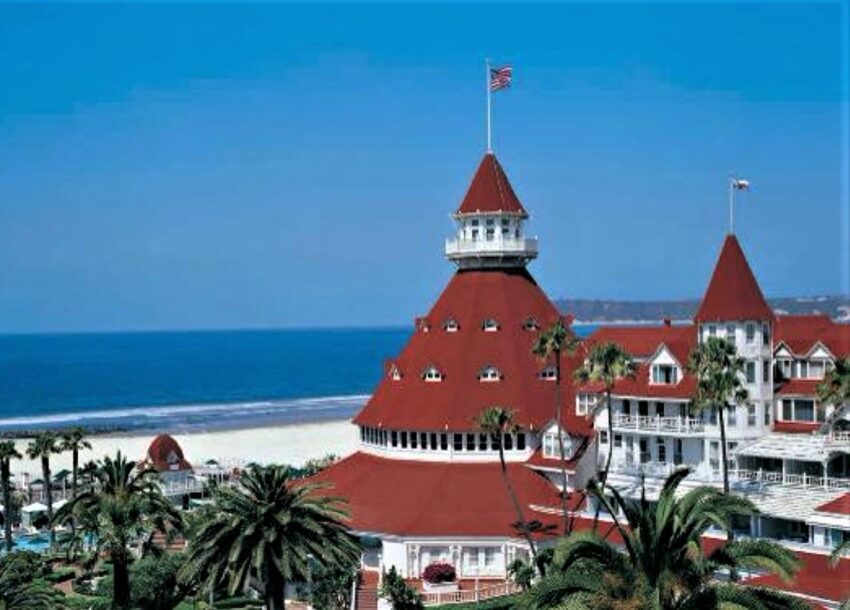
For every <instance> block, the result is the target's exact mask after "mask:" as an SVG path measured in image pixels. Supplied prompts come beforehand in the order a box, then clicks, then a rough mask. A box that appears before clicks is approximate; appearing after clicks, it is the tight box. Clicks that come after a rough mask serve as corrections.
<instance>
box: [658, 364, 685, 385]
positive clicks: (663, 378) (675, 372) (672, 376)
mask: <svg viewBox="0 0 850 610" xmlns="http://www.w3.org/2000/svg"><path fill="white" fill-rule="evenodd" d="M678 382H679V369H678V368H676V367H675V366H673V365H672V364H653V365H652V383H665V384H671V383H678Z"/></svg>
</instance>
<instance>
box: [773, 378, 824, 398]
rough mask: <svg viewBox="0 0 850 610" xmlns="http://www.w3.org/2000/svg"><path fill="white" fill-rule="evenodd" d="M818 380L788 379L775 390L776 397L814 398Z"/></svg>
mask: <svg viewBox="0 0 850 610" xmlns="http://www.w3.org/2000/svg"><path fill="white" fill-rule="evenodd" d="M820 382H821V380H820V379H789V380H788V381H784V382H782V385H781V386H779V387H778V388H776V391H775V392H774V394H776V395H777V396H815V395H816V394H817V391H818V385H819V384H820Z"/></svg>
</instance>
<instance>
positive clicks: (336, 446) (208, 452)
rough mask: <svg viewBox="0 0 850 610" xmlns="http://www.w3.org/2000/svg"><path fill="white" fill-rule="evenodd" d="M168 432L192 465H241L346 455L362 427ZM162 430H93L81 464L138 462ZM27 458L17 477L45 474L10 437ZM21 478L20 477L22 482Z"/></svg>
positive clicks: (336, 424)
mask: <svg viewBox="0 0 850 610" xmlns="http://www.w3.org/2000/svg"><path fill="white" fill-rule="evenodd" d="M161 432H167V433H168V434H170V435H171V436H173V437H174V439H175V440H176V441H177V442H178V443H179V444H180V446H181V447H182V449H183V453H184V456H185V458H186V459H187V460H188V461H189V462H190V463H191V464H193V465H196V466H197V465H201V464H203V463H204V462H205V461H207V460H211V459H212V460H216V461H218V462H219V463H220V464H221V465H223V466H238V465H240V464H242V465H244V464H246V463H249V462H257V463H260V464H269V463H278V464H289V465H292V466H301V465H303V464H304V463H305V462H306V461H308V460H311V459H316V458H321V457H324V456H326V455H328V454H330V453H332V454H334V455H337V456H340V457H343V456H345V455H348V454H349V453H352V452H353V451H354V450H355V449H356V447H357V441H358V435H357V428H356V426H354V425H353V424H352V423H351V420H350V419H349V418H335V419H324V420H321V421H315V420H313V421H310V422H289V423H278V424H275V425H271V426H258V425H250V424H248V425H246V426H244V427H228V428H227V429H207V430H192V431H185V432H181V431H178V430H161V431H159V433H161ZM157 433H158V432H155V431H154V432H151V431H135V430H133V431H129V432H124V433H115V434H101V435H88V436H87V437H86V438H87V440H88V441H89V442H90V443H91V445H92V448H91V449H86V450H84V451H81V452H80V464H81V465H82V464H85V463H86V462H88V461H89V460H92V459H95V460H96V459H100V458H102V457H103V456H104V455H115V453H116V452H117V451H119V450H120V451H121V453H122V454H124V455H126V456H127V457H128V459H130V460H134V461H138V460H141V459H142V458H144V457H145V455H146V454H147V448H148V446H149V445H150V443H151V441H152V440H153V439H154V437H155V436H156V435H157ZM9 440H13V441H14V442H15V445H16V446H17V449H18V451H19V452H20V453H21V454H22V455H23V456H24V458H23V459H22V460H14V461H13V462H12V472H13V474H15V475H16V476H22V475H24V474H25V473H26V474H29V476H30V479H31V480H35V479H40V478H41V465H40V462H39V460H30V459H28V458H27V457H26V446H27V444H28V443H29V441H30V439H29V438H26V437H23V436H21V435H18V436H15V437H11V438H10V439H9ZM71 461H72V456H71V454H70V453H68V452H65V453H59V454H55V455H53V456H51V459H50V470H51V472H52V473H53V475H54V476H55V475H56V473H57V472H59V471H61V470H63V469H64V470H70V469H71ZM19 482H20V481H19Z"/></svg>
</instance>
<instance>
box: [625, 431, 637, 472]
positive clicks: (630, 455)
mask: <svg viewBox="0 0 850 610" xmlns="http://www.w3.org/2000/svg"><path fill="white" fill-rule="evenodd" d="M634 463H635V439H634V437H632V436H627V437H626V464H628V465H629V466H631V465H632V464H634Z"/></svg>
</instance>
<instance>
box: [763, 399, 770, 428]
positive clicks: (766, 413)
mask: <svg viewBox="0 0 850 610" xmlns="http://www.w3.org/2000/svg"><path fill="white" fill-rule="evenodd" d="M770 408H771V405H770V403H764V425H765V426H769V425H770Z"/></svg>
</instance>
